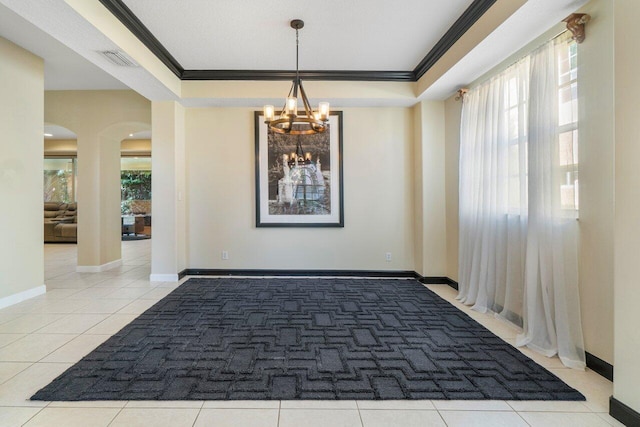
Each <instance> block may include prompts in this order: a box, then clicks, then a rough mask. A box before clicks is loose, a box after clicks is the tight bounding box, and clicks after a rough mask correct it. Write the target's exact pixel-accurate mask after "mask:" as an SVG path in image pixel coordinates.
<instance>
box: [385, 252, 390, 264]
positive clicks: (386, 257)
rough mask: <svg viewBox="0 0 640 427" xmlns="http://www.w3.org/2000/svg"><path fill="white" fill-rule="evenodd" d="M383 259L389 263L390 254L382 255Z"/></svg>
mask: <svg viewBox="0 0 640 427" xmlns="http://www.w3.org/2000/svg"><path fill="white" fill-rule="evenodd" d="M384 259H385V261H387V262H391V252H387V253H386V254H384Z"/></svg>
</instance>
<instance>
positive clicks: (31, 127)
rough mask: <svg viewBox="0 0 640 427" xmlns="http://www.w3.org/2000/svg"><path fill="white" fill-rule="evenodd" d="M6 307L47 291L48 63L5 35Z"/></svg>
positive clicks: (0, 194)
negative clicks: (45, 165)
mask: <svg viewBox="0 0 640 427" xmlns="http://www.w3.org/2000/svg"><path fill="white" fill-rule="evenodd" d="M0 58H1V59H0V94H1V95H0V129H2V134H1V135H0V138H2V139H1V140H0V200H2V201H3V202H4V203H6V204H7V207H8V206H11V208H7V209H3V210H2V215H1V216H0V218H1V219H2V220H0V235H1V236H2V241H3V244H2V245H0V308H1V307H3V306H6V305H9V304H11V303H16V302H19V301H20V299H25V298H27V297H29V296H35V294H37V293H38V292H40V293H41V292H44V251H43V245H42V239H43V227H42V150H43V142H42V141H43V137H42V134H43V129H44V128H43V125H44V117H43V111H44V106H43V98H42V93H43V91H44V63H43V61H42V59H41V58H38V57H37V56H35V55H33V54H31V53H29V52H27V51H26V50H23V49H22V48H20V47H18V46H16V45H14V44H13V43H11V42H9V41H8V40H5V39H3V38H1V37H0Z"/></svg>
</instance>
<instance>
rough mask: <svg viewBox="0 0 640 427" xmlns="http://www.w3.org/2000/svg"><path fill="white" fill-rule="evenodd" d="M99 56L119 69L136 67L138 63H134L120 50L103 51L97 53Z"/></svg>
mask: <svg viewBox="0 0 640 427" xmlns="http://www.w3.org/2000/svg"><path fill="white" fill-rule="evenodd" d="M98 53H99V54H100V55H102V56H104V57H105V58H107V60H108V61H109V62H111V63H112V64H115V65H118V66H120V67H137V66H138V63H137V62H136V61H134V60H133V59H132V58H131V57H130V56H129V55H127V54H126V53H124V52H122V51H120V50H103V51H100V52H98Z"/></svg>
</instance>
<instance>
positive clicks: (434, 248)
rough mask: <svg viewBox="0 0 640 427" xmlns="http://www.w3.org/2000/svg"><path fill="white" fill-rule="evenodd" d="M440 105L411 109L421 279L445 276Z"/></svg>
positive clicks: (417, 256)
mask: <svg viewBox="0 0 640 427" xmlns="http://www.w3.org/2000/svg"><path fill="white" fill-rule="evenodd" d="M444 118H445V114H444V102H442V101H421V102H420V103H418V104H417V105H416V106H415V107H414V124H415V129H416V130H415V142H416V145H415V152H414V168H415V176H414V179H413V181H414V185H415V187H414V197H415V200H414V206H415V227H416V230H415V231H414V236H415V251H416V253H415V259H416V262H415V267H414V269H415V270H416V271H417V272H418V273H419V274H421V275H423V276H428V277H443V276H446V264H447V259H446V256H447V254H446V251H445V247H446V244H447V242H446V238H447V235H446V227H445V224H446V212H445V185H444V183H445V167H444V166H445V164H444V159H445V156H444V154H445V128H444V125H445V121H444Z"/></svg>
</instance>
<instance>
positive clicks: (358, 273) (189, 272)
mask: <svg viewBox="0 0 640 427" xmlns="http://www.w3.org/2000/svg"><path fill="white" fill-rule="evenodd" d="M183 272H184V275H186V276H344V277H403V278H404V277H410V278H415V279H417V278H419V277H420V276H418V274H417V273H416V272H415V271H409V270H271V269H251V270H241V269H221V268H187V269H186V270H183V271H182V272H180V274H182V273H183Z"/></svg>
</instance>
